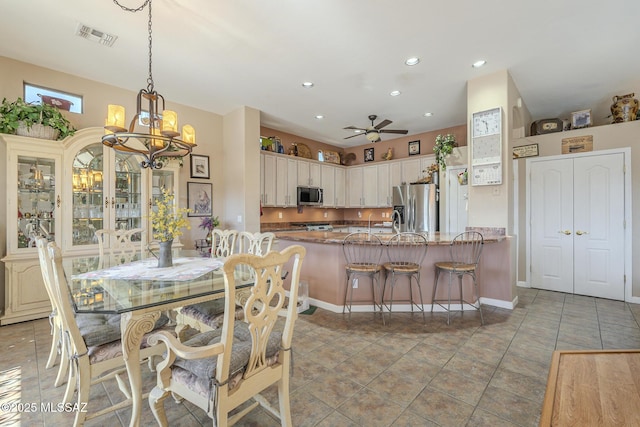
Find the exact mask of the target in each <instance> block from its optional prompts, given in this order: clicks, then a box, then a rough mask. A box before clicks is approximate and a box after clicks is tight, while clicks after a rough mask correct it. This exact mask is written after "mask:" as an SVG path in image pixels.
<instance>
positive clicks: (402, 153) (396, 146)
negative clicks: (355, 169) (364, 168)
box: [344, 119, 467, 165]
mask: <svg viewBox="0 0 640 427" xmlns="http://www.w3.org/2000/svg"><path fill="white" fill-rule="evenodd" d="M425 120H426V119H425ZM390 127H393V124H392V125H390ZM448 133H451V134H453V135H454V136H455V137H456V141H457V142H458V147H462V146H465V145H467V125H464V124H463V125H458V126H453V127H450V128H445V129H440V130H436V131H431V132H424V133H418V134H414V135H408V136H402V137H400V138H396V137H394V136H393V134H389V135H386V134H382V141H380V142H376V143H371V142H368V141H367V139H366V138H365V137H364V136H362V137H356V138H361V140H362V141H367V142H366V143H363V144H362V145H358V146H357V147H352V148H346V149H345V150H344V152H345V154H347V153H354V154H355V155H356V160H355V161H354V162H353V163H351V164H352V165H359V164H362V163H364V149H365V148H371V147H373V148H374V158H375V160H374V162H383V161H384V160H383V159H382V155H383V154H385V153H386V152H387V150H388V149H389V148H392V149H393V158H394V159H404V158H406V157H409V141H416V140H418V141H420V155H421V156H428V155H433V146H434V145H435V143H436V136H438V134H443V135H445V134H448Z"/></svg>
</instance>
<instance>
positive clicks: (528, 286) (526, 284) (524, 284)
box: [516, 280, 531, 288]
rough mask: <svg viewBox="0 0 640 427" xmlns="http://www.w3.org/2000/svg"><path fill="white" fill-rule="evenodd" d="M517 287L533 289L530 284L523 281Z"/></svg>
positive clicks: (517, 283)
mask: <svg viewBox="0 0 640 427" xmlns="http://www.w3.org/2000/svg"><path fill="white" fill-rule="evenodd" d="M516 286H517V287H519V288H531V285H530V284H529V282H523V281H521V280H519V281H517V282H516Z"/></svg>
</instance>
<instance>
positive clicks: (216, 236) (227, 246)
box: [211, 228, 238, 258]
mask: <svg viewBox="0 0 640 427" xmlns="http://www.w3.org/2000/svg"><path fill="white" fill-rule="evenodd" d="M237 238H238V230H229V229H227V230H219V229H217V228H214V229H213V231H212V232H211V256H212V257H215V258H226V257H228V256H231V255H233V252H234V250H235V247H236V239H237Z"/></svg>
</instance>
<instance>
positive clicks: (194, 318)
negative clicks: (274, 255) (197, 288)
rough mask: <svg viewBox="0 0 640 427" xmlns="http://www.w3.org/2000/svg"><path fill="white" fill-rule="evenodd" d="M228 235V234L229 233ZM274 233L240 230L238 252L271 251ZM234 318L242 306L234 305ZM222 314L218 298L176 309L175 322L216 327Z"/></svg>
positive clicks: (256, 253) (220, 302)
mask: <svg viewBox="0 0 640 427" xmlns="http://www.w3.org/2000/svg"><path fill="white" fill-rule="evenodd" d="M229 235H230V234H229ZM274 239H275V234H273V233H268V232H267V233H260V232H257V233H250V232H248V231H242V232H240V233H238V235H237V240H236V243H237V248H238V250H239V251H240V252H239V253H248V254H253V255H259V256H261V255H264V254H266V253H269V252H270V251H271V246H272V244H273V240H274ZM236 308H237V309H236V314H237V316H236V319H242V307H241V306H240V305H237V307H236ZM223 315H224V299H222V298H219V299H215V300H211V301H206V302H202V303H198V304H190V305H187V306H184V307H182V308H180V310H178V316H177V322H178V324H180V325H185V326H190V327H192V328H195V329H197V330H199V331H201V332H202V331H206V330H213V329H218V328H219V327H220V325H221V324H222V320H223ZM177 331H178V333H179V334H183V333H185V328H184V326H179V327H178V329H177Z"/></svg>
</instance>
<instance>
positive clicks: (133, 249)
mask: <svg viewBox="0 0 640 427" xmlns="http://www.w3.org/2000/svg"><path fill="white" fill-rule="evenodd" d="M143 231H144V230H143V229H142V228H133V229H131V230H111V229H106V228H103V229H101V230H96V232H95V235H96V238H97V239H98V251H99V255H100V259H101V260H103V259H104V257H105V256H110V257H111V258H115V259H119V260H120V262H121V263H124V262H129V261H131V260H132V258H133V257H134V256H135V255H136V254H139V253H141V251H142V249H143V243H142V242H143V240H144V239H143V238H142V232H143Z"/></svg>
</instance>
